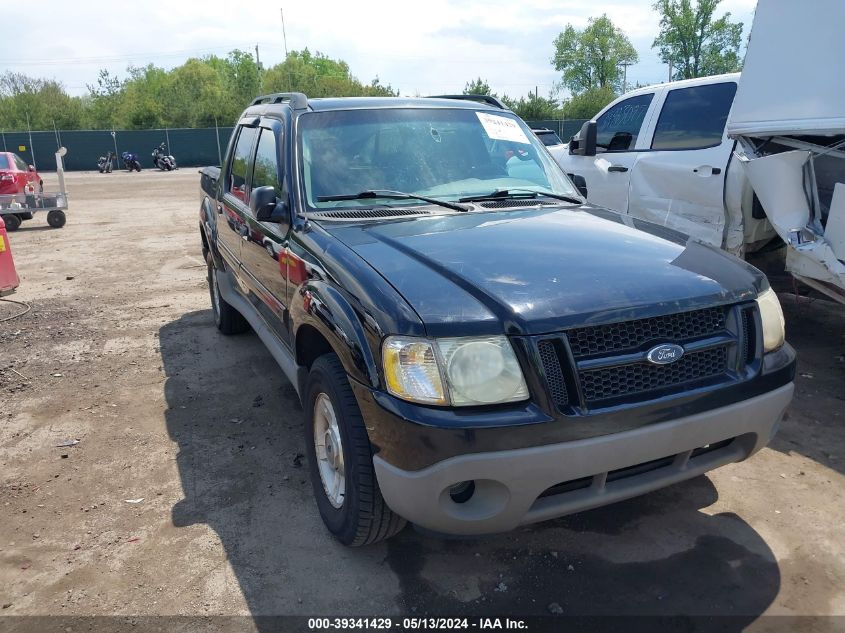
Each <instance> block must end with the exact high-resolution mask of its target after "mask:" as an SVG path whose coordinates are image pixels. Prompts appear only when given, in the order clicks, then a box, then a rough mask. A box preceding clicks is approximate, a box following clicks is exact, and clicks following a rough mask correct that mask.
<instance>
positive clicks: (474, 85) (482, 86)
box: [464, 77, 497, 97]
mask: <svg viewBox="0 0 845 633" xmlns="http://www.w3.org/2000/svg"><path fill="white" fill-rule="evenodd" d="M464 94H465V95H490V96H491V97H496V96H497V95H496V93H495V92H493V89H492V88H490V84H488V83H487V80H485V79H482V78H481V77H479V78H478V79H473V80H472V81H468V82H467V83H466V85H465V86H464Z"/></svg>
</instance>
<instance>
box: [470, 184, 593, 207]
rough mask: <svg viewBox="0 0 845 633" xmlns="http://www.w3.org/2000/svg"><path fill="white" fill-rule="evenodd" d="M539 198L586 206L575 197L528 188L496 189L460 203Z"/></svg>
mask: <svg viewBox="0 0 845 633" xmlns="http://www.w3.org/2000/svg"><path fill="white" fill-rule="evenodd" d="M538 196H545V197H547V198H554V199H555V200H563V201H564V202H571V203H573V204H584V201H583V200H581V199H580V198H576V197H575V196H567V195H566V194H562V193H550V192H548V191H537V190H536V189H529V188H526V187H511V188H510V189H496V190H495V191H491V192H490V193H483V194H480V195H477V196H466V197H465V198H458V202H482V201H484V200H501V199H502V198H529V199H533V198H536V197H538Z"/></svg>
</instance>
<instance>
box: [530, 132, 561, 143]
mask: <svg viewBox="0 0 845 633" xmlns="http://www.w3.org/2000/svg"><path fill="white" fill-rule="evenodd" d="M536 134H537V138H539V139H540V140H541V141H543V145H546V146H549V145H560V144H561V143H563V141H561V140H560V137H559V136H558V135H557V134H555V133H554V132H536Z"/></svg>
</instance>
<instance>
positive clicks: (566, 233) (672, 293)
mask: <svg viewBox="0 0 845 633" xmlns="http://www.w3.org/2000/svg"><path fill="white" fill-rule="evenodd" d="M322 226H323V227H324V228H325V229H326V230H327V231H329V232H330V233H332V234H333V235H334V236H335V237H337V238H338V239H340V240H341V241H343V242H344V243H345V244H347V245H348V246H349V247H350V248H352V249H353V250H354V251H355V252H356V253H357V254H358V255H360V256H361V257H362V258H363V259H365V260H366V261H367V262H368V263H369V264H370V265H371V266H372V267H373V268H375V269H376V270H377V271H378V272H379V273H380V274H381V275H382V276H384V278H385V279H386V280H387V281H388V282H390V284H391V285H392V286H393V287H394V288H396V290H398V291H399V293H401V294H402V296H403V297H404V298H405V299H406V300H407V301H408V302H409V304H410V305H411V307H413V308H414V310H415V311H416V312H417V314H419V316H420V318H421V319H422V321H423V323H425V326H426V330H427V332H428V333H429V334H430V335H432V336H441V335H451V336H455V335H469V334H490V333H501V332H502V331H504V332H506V333H508V334H540V333H546V332H553V331H557V330H560V329H563V328H566V327H572V326H575V325H581V324H584V323H593V324H597V323H603V322H610V321H616V320H623V319H632V318H642V317H647V316H656V315H659V314H668V313H672V312H679V311H683V310H693V309H696V308H700V307H705V306H711V305H717V304H724V303H730V302H735V301H740V300H744V299H745V300H747V299H750V298H753V297H755V296H756V295H757V294H758V293H759V292H760V291H761V290H762V289H764V288H765V287H766V285H767V282H766V279H765V277H764V276H763V275H762V273H760V272H759V271H757V270H756V269H755V268H753V267H751V266H749V265H748V264H745V263H744V262H742V261H740V260H738V259H736V258H734V257H733V256H731V255H728V254H727V253H724V252H722V251H719V250H717V249H714V248H711V247H709V246H706V245H704V244H701V243H699V242H695V241H692V240H691V239H689V238H686V237H685V236H683V235H681V234H679V233H676V232H674V231H671V230H669V229H666V228H664V227H660V226H656V225H653V224H649V223H647V222H641V221H638V220H633V219H631V218H629V217H628V216H623V215H620V214H618V213H615V212H612V211H607V210H605V209H599V208H596V207H591V206H589V205H585V206H583V207H575V208H572V207H566V208H558V207H554V208H533V209H531V210H519V211H497V212H483V213H481V212H471V213H466V214H454V215H447V216H438V217H427V218H426V217H423V218H415V219H410V220H404V221H395V222H384V223H380V224H372V223H369V224H360V225H349V224H346V225H343V226H331V225H328V223H326V224H323V225H322Z"/></svg>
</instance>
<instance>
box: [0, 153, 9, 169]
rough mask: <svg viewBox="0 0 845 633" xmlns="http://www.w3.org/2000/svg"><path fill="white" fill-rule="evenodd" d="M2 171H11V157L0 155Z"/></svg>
mask: <svg viewBox="0 0 845 633" xmlns="http://www.w3.org/2000/svg"><path fill="white" fill-rule="evenodd" d="M0 169H9V157H8V156H6V155H5V154H0Z"/></svg>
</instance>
